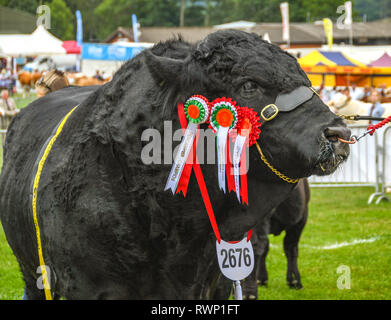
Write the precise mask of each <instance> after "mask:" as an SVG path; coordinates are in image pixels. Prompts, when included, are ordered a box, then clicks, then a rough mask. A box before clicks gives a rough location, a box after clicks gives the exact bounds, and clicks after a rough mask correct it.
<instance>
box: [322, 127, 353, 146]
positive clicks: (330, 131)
mask: <svg viewBox="0 0 391 320" xmlns="http://www.w3.org/2000/svg"><path fill="white" fill-rule="evenodd" d="M324 135H325V136H326V138H327V139H328V140H330V141H331V142H337V141H338V138H341V139H344V140H350V135H351V131H350V129H349V128H346V127H329V128H327V129H326V130H325V131H324Z"/></svg>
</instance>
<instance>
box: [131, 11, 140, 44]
mask: <svg viewBox="0 0 391 320" xmlns="http://www.w3.org/2000/svg"><path fill="white" fill-rule="evenodd" d="M139 26H140V25H139V24H138V22H137V16H136V15H135V14H134V13H133V14H132V27H133V39H134V42H138V36H139Z"/></svg>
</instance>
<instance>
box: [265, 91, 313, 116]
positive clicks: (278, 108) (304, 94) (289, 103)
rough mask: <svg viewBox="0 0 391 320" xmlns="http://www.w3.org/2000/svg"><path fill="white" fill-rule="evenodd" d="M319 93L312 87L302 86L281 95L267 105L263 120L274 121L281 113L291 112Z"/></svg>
mask: <svg viewBox="0 0 391 320" xmlns="http://www.w3.org/2000/svg"><path fill="white" fill-rule="evenodd" d="M314 93H315V94H317V95H318V93H317V92H316V91H315V90H314V89H313V88H311V87H306V86H301V87H298V88H296V89H295V90H293V91H291V92H289V93H282V94H279V95H278V96H277V98H276V101H275V102H274V103H272V104H269V105H267V106H266V107H264V108H263V109H262V111H261V119H262V120H264V121H270V120H273V119H274V118H275V117H276V116H277V115H278V113H279V112H289V111H292V110H294V109H296V108H297V107H298V106H300V105H302V104H303V103H304V102H306V101H308V100H310V99H311V98H312V96H313V95H314Z"/></svg>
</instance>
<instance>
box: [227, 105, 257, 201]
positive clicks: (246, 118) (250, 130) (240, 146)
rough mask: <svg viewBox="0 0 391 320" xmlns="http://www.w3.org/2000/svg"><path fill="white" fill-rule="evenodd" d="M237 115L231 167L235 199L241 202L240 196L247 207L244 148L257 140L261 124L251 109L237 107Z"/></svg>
mask: <svg viewBox="0 0 391 320" xmlns="http://www.w3.org/2000/svg"><path fill="white" fill-rule="evenodd" d="M238 113H239V118H240V121H239V123H238V125H237V129H238V130H237V135H236V136H235V135H234V134H233V138H234V139H235V145H234V150H233V159H232V165H233V169H234V180H235V192H236V197H237V198H238V201H239V202H241V200H240V195H241V196H242V202H243V203H246V204H247V205H248V192H247V173H246V171H247V168H246V167H247V166H246V150H245V149H244V147H245V146H247V147H250V146H252V145H253V144H255V142H256V141H257V140H258V139H259V135H260V133H261V130H260V129H259V127H260V126H261V122H260V118H259V116H258V115H257V113H256V112H255V111H254V110H252V109H251V108H248V107H239V108H238ZM239 178H240V179H239Z"/></svg>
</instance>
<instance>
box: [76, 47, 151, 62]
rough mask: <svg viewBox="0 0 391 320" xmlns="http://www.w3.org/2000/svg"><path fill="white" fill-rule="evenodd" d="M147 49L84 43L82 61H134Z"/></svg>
mask: <svg viewBox="0 0 391 320" xmlns="http://www.w3.org/2000/svg"><path fill="white" fill-rule="evenodd" d="M144 49H145V48H143V47H124V46H118V45H112V44H100V43H99V44H98V43H88V44H87V43H83V46H82V56H81V57H82V59H88V60H111V61H126V60H130V59H132V58H133V57H134V56H136V55H137V54H139V53H140V52H141V51H142V50H144Z"/></svg>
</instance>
